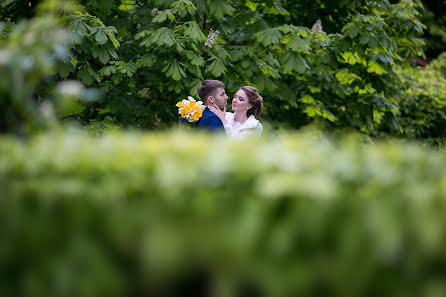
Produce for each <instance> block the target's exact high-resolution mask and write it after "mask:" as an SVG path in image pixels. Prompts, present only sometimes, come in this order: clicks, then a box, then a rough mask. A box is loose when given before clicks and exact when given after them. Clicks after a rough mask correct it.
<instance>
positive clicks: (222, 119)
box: [195, 80, 263, 139]
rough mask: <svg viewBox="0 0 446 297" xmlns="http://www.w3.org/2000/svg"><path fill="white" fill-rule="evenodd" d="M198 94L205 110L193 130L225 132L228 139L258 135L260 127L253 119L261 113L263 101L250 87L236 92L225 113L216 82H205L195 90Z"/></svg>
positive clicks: (224, 99) (222, 93) (223, 94)
mask: <svg viewBox="0 0 446 297" xmlns="http://www.w3.org/2000/svg"><path fill="white" fill-rule="evenodd" d="M198 95H199V96H200V98H201V100H202V101H203V103H204V105H205V106H206V108H205V109H204V110H203V114H202V116H201V118H200V119H199V120H198V121H197V122H196V123H195V127H196V128H197V129H204V130H207V131H213V132H216V131H225V133H226V135H228V136H230V137H232V138H237V139H240V138H244V137H246V136H249V135H260V134H262V131H263V126H262V124H261V123H260V122H259V121H258V120H257V119H256V117H258V116H259V115H260V114H261V113H262V111H263V98H262V96H260V94H259V92H258V91H257V90H256V89H255V88H254V87H250V86H243V87H240V88H239V89H238V91H237V92H236V93H235V96H234V98H233V99H232V111H233V112H226V103H227V100H228V96H227V95H226V92H225V85H224V83H223V82H221V81H219V80H205V81H203V82H202V83H201V84H200V86H199V87H198Z"/></svg>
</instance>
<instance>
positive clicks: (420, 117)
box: [397, 53, 446, 145]
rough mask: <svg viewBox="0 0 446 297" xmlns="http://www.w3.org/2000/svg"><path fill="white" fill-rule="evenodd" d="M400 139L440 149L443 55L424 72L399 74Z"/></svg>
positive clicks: (444, 109)
mask: <svg viewBox="0 0 446 297" xmlns="http://www.w3.org/2000/svg"><path fill="white" fill-rule="evenodd" d="M400 78H401V85H400V86H399V88H400V90H401V94H402V95H401V96H400V97H399V98H398V101H397V105H398V109H399V114H398V119H399V122H400V126H401V131H400V135H401V136H403V137H404V138H411V139H419V140H423V141H425V142H426V143H428V144H431V145H443V144H444V139H445V137H446V53H443V54H442V55H440V56H439V57H438V58H437V59H436V60H434V61H433V62H432V63H431V64H430V65H429V66H427V67H426V68H424V69H423V68H419V69H417V70H413V71H407V70H406V71H400Z"/></svg>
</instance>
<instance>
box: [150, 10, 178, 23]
mask: <svg viewBox="0 0 446 297" xmlns="http://www.w3.org/2000/svg"><path fill="white" fill-rule="evenodd" d="M167 19H169V20H171V21H173V20H174V19H175V16H174V15H173V14H172V11H171V10H170V9H166V10H163V11H162V12H161V13H160V14H159V15H157V16H156V17H154V18H153V19H152V23H162V22H164V21H165V20H167Z"/></svg>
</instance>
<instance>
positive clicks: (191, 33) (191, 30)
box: [184, 21, 206, 42]
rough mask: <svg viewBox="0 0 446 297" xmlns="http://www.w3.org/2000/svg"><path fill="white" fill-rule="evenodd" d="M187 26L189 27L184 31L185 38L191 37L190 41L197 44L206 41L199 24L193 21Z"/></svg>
mask: <svg viewBox="0 0 446 297" xmlns="http://www.w3.org/2000/svg"><path fill="white" fill-rule="evenodd" d="M186 24H187V26H186V29H185V30H184V35H185V36H187V37H189V38H190V39H192V40H194V41H196V42H203V41H205V40H206V37H205V36H204V34H203V32H202V31H201V29H200V27H199V26H198V24H197V22H195V21H192V22H187V23H186Z"/></svg>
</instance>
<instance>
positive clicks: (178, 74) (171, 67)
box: [161, 60, 186, 80]
mask: <svg viewBox="0 0 446 297" xmlns="http://www.w3.org/2000/svg"><path fill="white" fill-rule="evenodd" d="M161 71H163V72H165V73H166V76H167V77H172V78H173V79H174V80H180V79H181V78H182V77H186V73H185V72H184V70H183V69H182V67H181V66H180V63H179V62H178V61H177V60H173V61H171V62H170V63H168V64H167V65H166V66H164V67H163V69H161Z"/></svg>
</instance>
